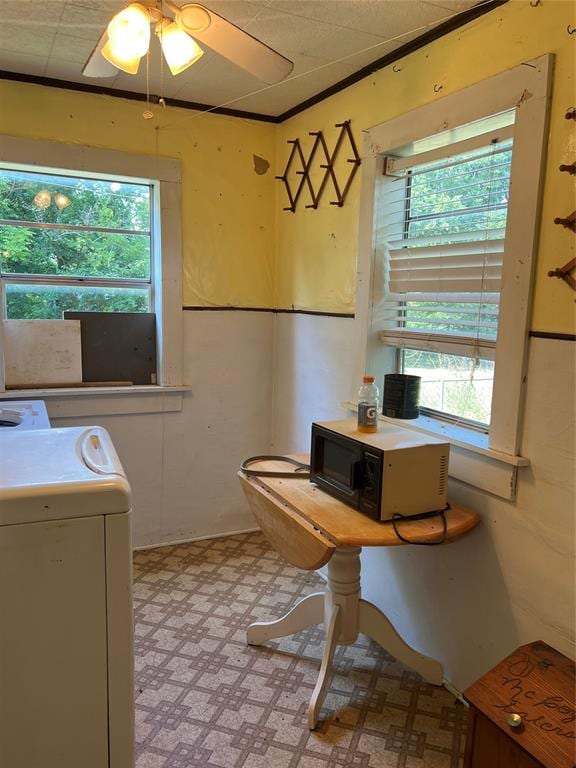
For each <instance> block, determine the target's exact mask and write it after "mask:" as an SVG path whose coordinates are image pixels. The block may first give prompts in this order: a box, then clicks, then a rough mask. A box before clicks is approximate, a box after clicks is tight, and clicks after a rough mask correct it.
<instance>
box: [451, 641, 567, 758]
mask: <svg viewBox="0 0 576 768" xmlns="http://www.w3.org/2000/svg"><path fill="white" fill-rule="evenodd" d="M574 684H575V676H574V662H573V661H570V660H569V659H567V658H566V657H565V656H563V655H562V654H561V653H559V652H558V651H555V650H554V649H553V648H550V646H548V645H546V644H545V643H542V642H536V643H531V644H529V645H524V646H521V647H520V648H518V650H516V651H514V653H513V654H512V655H511V656H508V658H506V659H504V661H502V662H500V664H498V665H497V666H496V667H494V669H492V670H491V671H490V672H488V673H487V674H486V675H484V677H481V678H480V680H478V681H477V682H476V683H474V685H472V686H470V688H468V689H467V690H466V691H465V692H464V696H465V698H466V700H467V701H468V702H469V703H470V726H469V731H468V737H467V740H466V756H465V760H464V766H465V768H574V766H575V759H576V754H575V745H576V742H575V729H576V722H575V717H576V715H575V706H574Z"/></svg>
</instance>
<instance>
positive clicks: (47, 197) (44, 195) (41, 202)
mask: <svg viewBox="0 0 576 768" xmlns="http://www.w3.org/2000/svg"><path fill="white" fill-rule="evenodd" d="M33 202H34V205H35V206H36V208H41V209H42V210H45V209H46V208H49V207H50V203H51V202H52V195H51V194H50V192H48V190H47V189H41V190H40V192H37V193H36V194H35V195H34V200H33Z"/></svg>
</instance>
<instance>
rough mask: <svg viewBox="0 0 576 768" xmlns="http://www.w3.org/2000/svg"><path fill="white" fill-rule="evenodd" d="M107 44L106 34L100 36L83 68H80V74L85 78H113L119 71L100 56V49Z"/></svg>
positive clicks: (105, 32)
mask: <svg viewBox="0 0 576 768" xmlns="http://www.w3.org/2000/svg"><path fill="white" fill-rule="evenodd" d="M107 42H108V32H107V31H106V30H104V32H103V33H102V34H101V35H100V40H98V42H97V43H96V46H95V48H94V50H93V51H92V53H91V54H90V56H88V59H87V61H86V64H84V67H83V68H82V74H83V75H84V76H85V77H115V76H116V75H117V74H118V72H119V71H120V70H119V69H118V68H117V67H115V66H114V64H111V63H110V62H109V61H107V59H105V58H104V56H102V48H104V46H105V45H106V43H107Z"/></svg>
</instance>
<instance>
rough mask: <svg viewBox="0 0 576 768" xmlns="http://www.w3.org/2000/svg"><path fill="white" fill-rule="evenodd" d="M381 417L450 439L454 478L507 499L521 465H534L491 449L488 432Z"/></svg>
mask: <svg viewBox="0 0 576 768" xmlns="http://www.w3.org/2000/svg"><path fill="white" fill-rule="evenodd" d="M342 405H343V406H344V407H345V408H347V409H348V410H349V411H352V412H354V413H356V412H357V411H358V407H357V404H356V403H353V402H351V401H347V402H345V403H343V404H342ZM379 420H380V421H383V422H387V423H389V424H394V425H396V426H398V427H404V428H405V429H412V430H414V431H416V432H421V433H424V434H426V435H432V436H434V437H439V438H442V439H443V440H446V442H448V443H450V469H449V475H450V477H452V478H453V479H455V480H460V481H462V482H464V483H467V484H468V485H473V486H475V487H476V488H480V489H481V490H484V491H488V492H489V493H492V494H494V495H496V496H500V497H501V498H503V499H509V500H510V499H513V498H514V497H515V495H516V479H517V472H518V468H519V467H526V466H528V465H529V464H530V461H529V460H528V459H526V458H525V457H523V456H512V455H509V454H506V453H502V452H501V451H495V450H494V449H492V448H490V447H489V446H488V435H486V434H484V433H482V432H477V431H476V430H474V429H467V428H466V427H462V426H459V425H456V424H450V423H449V422H444V421H440V419H433V418H431V417H429V416H419V417H418V418H417V419H410V420H406V419H391V418H389V417H388V416H380V417H379Z"/></svg>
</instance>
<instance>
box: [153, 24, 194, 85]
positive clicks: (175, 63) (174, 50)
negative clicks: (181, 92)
mask: <svg viewBox="0 0 576 768" xmlns="http://www.w3.org/2000/svg"><path fill="white" fill-rule="evenodd" d="M158 36H159V37H160V43H161V44H162V52H163V54H164V58H165V59H166V62H167V63H168V67H169V68H170V72H172V74H173V75H177V74H179V73H180V72H183V71H184V70H185V69H188V67H190V66H192V64H194V62H195V61H198V59H199V58H200V57H201V56H202V55H203V54H204V51H203V50H202V48H200V46H199V45H198V43H197V42H196V40H194V38H192V37H190V35H187V34H186V32H184V31H183V30H181V29H180V27H179V26H178V24H176V22H175V21H172V22H165V23H163V24H162V26H161V28H160V29H159V30H158Z"/></svg>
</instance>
